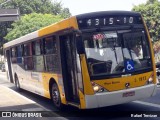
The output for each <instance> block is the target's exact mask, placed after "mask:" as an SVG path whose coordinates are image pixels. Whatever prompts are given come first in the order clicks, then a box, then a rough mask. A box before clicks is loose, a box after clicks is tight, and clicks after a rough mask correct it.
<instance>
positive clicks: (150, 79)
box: [146, 73, 154, 84]
mask: <svg viewBox="0 0 160 120" xmlns="http://www.w3.org/2000/svg"><path fill="white" fill-rule="evenodd" d="M153 77H154V76H153V73H152V75H151V76H150V78H149V79H148V81H147V83H146V84H153V80H154V79H153Z"/></svg>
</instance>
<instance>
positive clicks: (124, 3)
mask: <svg viewBox="0 0 160 120" xmlns="http://www.w3.org/2000/svg"><path fill="white" fill-rule="evenodd" d="M56 1H58V2H60V1H61V3H62V5H63V7H68V8H69V9H70V12H71V14H72V15H78V14H82V13H87V12H96V11H107V10H128V11H130V10H131V9H132V8H133V6H134V5H139V4H141V3H146V1H147V0H56Z"/></svg>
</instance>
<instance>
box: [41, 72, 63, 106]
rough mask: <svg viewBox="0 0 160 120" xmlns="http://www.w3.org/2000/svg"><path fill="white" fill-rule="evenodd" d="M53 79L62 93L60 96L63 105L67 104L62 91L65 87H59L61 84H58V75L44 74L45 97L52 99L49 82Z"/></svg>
mask: <svg viewBox="0 0 160 120" xmlns="http://www.w3.org/2000/svg"><path fill="white" fill-rule="evenodd" d="M51 78H53V79H54V80H55V81H56V83H57V85H58V88H59V92H60V95H61V102H62V103H63V104H66V98H65V94H64V93H63V92H62V89H63V88H62V87H63V86H61V85H59V83H58V74H53V73H42V83H43V88H44V97H47V98H51V96H50V91H49V82H50V79H51ZM62 94H64V96H63V95H62Z"/></svg>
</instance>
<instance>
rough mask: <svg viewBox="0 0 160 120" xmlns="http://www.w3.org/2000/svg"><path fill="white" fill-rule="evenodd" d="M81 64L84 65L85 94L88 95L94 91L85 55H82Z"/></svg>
mask: <svg viewBox="0 0 160 120" xmlns="http://www.w3.org/2000/svg"><path fill="white" fill-rule="evenodd" d="M80 59H81V65H82V77H83V84H84V94H86V95H93V94H94V91H93V88H92V85H91V81H90V77H89V74H88V68H87V63H86V58H85V55H84V54H82V55H80Z"/></svg>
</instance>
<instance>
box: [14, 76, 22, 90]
mask: <svg viewBox="0 0 160 120" xmlns="http://www.w3.org/2000/svg"><path fill="white" fill-rule="evenodd" d="M15 86H16V89H17V91H19V92H20V91H21V88H20V84H19V80H18V77H17V76H15Z"/></svg>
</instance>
